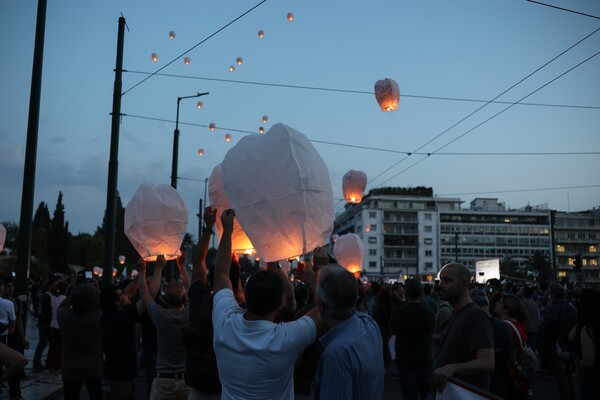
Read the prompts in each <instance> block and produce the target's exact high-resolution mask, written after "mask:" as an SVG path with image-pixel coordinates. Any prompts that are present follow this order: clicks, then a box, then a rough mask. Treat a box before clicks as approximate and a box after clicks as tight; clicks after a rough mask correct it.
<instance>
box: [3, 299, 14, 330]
mask: <svg viewBox="0 0 600 400" xmlns="http://www.w3.org/2000/svg"><path fill="white" fill-rule="evenodd" d="M16 318H17V317H16V315H15V305H14V304H13V302H12V301H10V300H8V299H5V298H3V297H0V323H3V324H4V325H8V324H9V323H10V322H12V321H14V320H15V319H16ZM6 335H8V329H7V330H5V331H4V332H3V333H2V334H0V336H6Z"/></svg>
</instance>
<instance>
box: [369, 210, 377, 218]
mask: <svg viewBox="0 0 600 400" xmlns="http://www.w3.org/2000/svg"><path fill="white" fill-rule="evenodd" d="M369 218H377V213H376V212H375V211H369Z"/></svg>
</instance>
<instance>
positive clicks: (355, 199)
mask: <svg viewBox="0 0 600 400" xmlns="http://www.w3.org/2000/svg"><path fill="white" fill-rule="evenodd" d="M366 187H367V174H365V173H364V172H362V171H355V170H353V169H351V170H350V171H348V172H346V174H345V175H344V178H343V179H342V190H343V192H344V198H345V199H346V201H347V202H348V203H360V202H361V201H362V197H363V193H364V192H365V188H366Z"/></svg>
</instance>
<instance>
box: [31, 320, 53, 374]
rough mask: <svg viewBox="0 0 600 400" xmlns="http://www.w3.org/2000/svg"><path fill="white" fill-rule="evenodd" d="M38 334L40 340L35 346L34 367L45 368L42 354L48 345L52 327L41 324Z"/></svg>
mask: <svg viewBox="0 0 600 400" xmlns="http://www.w3.org/2000/svg"><path fill="white" fill-rule="evenodd" d="M38 334H39V341H38V344H37V346H36V348H35V355H34V356H33V368H34V369H41V370H43V369H44V366H43V365H42V355H43V354H44V350H46V346H48V338H49V335H50V327H49V326H43V325H41V324H40V326H39V327H38Z"/></svg>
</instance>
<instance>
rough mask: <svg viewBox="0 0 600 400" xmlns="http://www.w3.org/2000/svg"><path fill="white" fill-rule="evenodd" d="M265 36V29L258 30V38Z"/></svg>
mask: <svg viewBox="0 0 600 400" xmlns="http://www.w3.org/2000/svg"><path fill="white" fill-rule="evenodd" d="M264 37H265V31H263V30H262V29H261V30H260V31H258V38H259V39H262V38H264Z"/></svg>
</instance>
